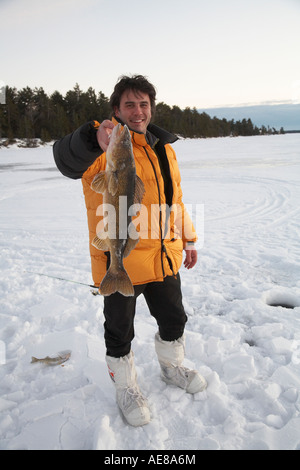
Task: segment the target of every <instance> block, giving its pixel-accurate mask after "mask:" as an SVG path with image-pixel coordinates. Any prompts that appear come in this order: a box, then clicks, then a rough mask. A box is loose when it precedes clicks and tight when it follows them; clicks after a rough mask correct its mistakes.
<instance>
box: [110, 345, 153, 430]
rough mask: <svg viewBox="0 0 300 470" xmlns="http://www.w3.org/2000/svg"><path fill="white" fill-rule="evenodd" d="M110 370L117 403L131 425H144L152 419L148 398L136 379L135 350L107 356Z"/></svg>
mask: <svg viewBox="0 0 300 470" xmlns="http://www.w3.org/2000/svg"><path fill="white" fill-rule="evenodd" d="M106 362H107V365H108V371H109V375H110V377H111V379H112V380H113V382H114V384H115V387H116V395H117V403H118V405H119V407H120V409H121V411H122V413H123V415H124V417H125V418H126V420H127V422H128V423H129V424H130V425H131V426H143V425H144V424H147V423H149V421H150V411H149V407H148V403H147V400H146V398H145V397H144V396H143V395H142V393H141V391H140V389H139V386H138V384H137V381H136V377H137V376H136V370H135V366H134V360H133V352H132V351H130V353H129V354H127V356H124V357H120V358H116V357H111V356H106Z"/></svg>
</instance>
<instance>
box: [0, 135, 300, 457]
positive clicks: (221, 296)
mask: <svg viewBox="0 0 300 470" xmlns="http://www.w3.org/2000/svg"><path fill="white" fill-rule="evenodd" d="M174 147H175V149H176V151H177V155H178V160H179V164H180V168H181V173H182V186H183V191H184V195H185V202H186V203H187V204H192V207H193V208H195V207H196V206H197V207H198V206H199V207H200V206H202V205H203V204H204V214H205V219H204V243H203V246H202V242H201V240H200V244H199V262H198V264H197V266H196V267H195V268H194V269H192V270H190V271H186V270H185V269H184V268H182V269H181V278H182V286H183V294H184V303H185V307H186V310H187V313H188V316H189V321H188V323H187V327H186V360H185V364H186V365H187V366H189V367H195V368H197V369H198V370H199V371H200V372H201V373H202V374H203V375H204V376H205V377H206V379H207V381H208V388H207V390H206V391H205V392H203V393H199V394H197V395H195V396H191V395H188V394H185V392H184V391H182V390H180V389H177V388H175V387H172V386H167V385H166V384H165V383H164V382H162V381H161V379H160V376H159V373H160V371H159V366H158V363H157V360H156V357H155V351H154V341H153V338H154V334H155V332H156V325H155V323H154V320H153V318H152V317H150V315H149V314H148V310H147V308H146V305H145V303H144V300H143V299H142V298H139V300H138V310H137V316H136V337H135V339H134V342H133V350H134V352H135V359H136V366H137V371H138V376H139V383H140V386H141V388H142V390H143V391H144V393H145V394H146V395H147V396H148V399H149V403H150V405H151V410H152V421H151V423H150V424H149V425H147V426H144V427H142V428H131V427H129V426H128V425H127V424H125V423H124V421H123V419H122V417H121V415H120V413H119V411H118V408H117V406H116V403H115V396H114V388H113V384H112V383H111V381H110V378H109V376H108V373H107V370H106V364H105V347H104V342H103V314H102V305H103V299H102V298H101V296H93V295H91V293H90V288H89V287H86V286H82V285H80V284H74V283H68V282H64V281H61V280H56V279H53V278H50V277H44V276H40V275H38V274H32V273H33V272H34V273H35V272H37V273H44V274H47V275H49V276H58V277H63V278H66V279H70V280H73V281H78V282H83V283H87V284H90V283H92V279H91V276H90V260H89V251H88V233H87V226H86V212H85V206H84V199H83V195H82V190H81V182H80V181H72V180H69V179H67V178H64V177H63V176H62V175H61V174H60V173H59V172H58V171H57V169H56V168H55V166H54V163H53V159H52V149H51V146H46V147H43V148H42V147H41V148H36V149H20V148H17V147H11V148H9V149H1V150H0V170H1V187H0V200H1V202H0V220H1V261H0V267H1V283H0V295H1V307H0V322H1V323H0V340H1V341H0V363H1V365H0V448H1V449H105V450H125V449H130V450H133V449H134V450H138V449H148V450H164V449H165V450H196V449H300V418H299V412H300V393H299V390H300V374H299V372H300V276H299V274H300V135H299V134H295V135H281V136H264V137H261V136H259V137H239V138H223V139H207V140H181V141H179V142H177V143H176V144H175V145H174ZM198 228H199V229H200V232H201V231H202V228H201V227H198ZM271 304H283V305H289V306H290V307H294V308H284V307H280V306H279V307H274V306H271ZM66 349H71V350H72V356H71V358H70V360H69V361H68V362H66V363H65V364H64V365H63V366H61V365H60V366H56V367H47V366H44V365H42V364H31V363H30V361H31V356H37V357H43V356H46V355H51V354H55V353H56V352H58V351H60V350H66Z"/></svg>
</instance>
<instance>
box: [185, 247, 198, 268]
mask: <svg viewBox="0 0 300 470" xmlns="http://www.w3.org/2000/svg"><path fill="white" fill-rule="evenodd" d="M185 253H186V255H185V260H184V263H183V264H184V267H185V268H187V269H192V268H193V267H194V266H195V264H196V263H197V259H198V254H197V250H186V252H185Z"/></svg>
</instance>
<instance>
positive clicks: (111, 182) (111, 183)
mask: <svg viewBox="0 0 300 470" xmlns="http://www.w3.org/2000/svg"><path fill="white" fill-rule="evenodd" d="M118 185H119V180H118V176H117V172H116V171H112V172H111V173H110V174H109V179H108V185H107V189H108V192H109V193H110V194H111V195H112V196H115V195H116V194H117V191H118Z"/></svg>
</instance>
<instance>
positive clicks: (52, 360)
mask: <svg viewBox="0 0 300 470" xmlns="http://www.w3.org/2000/svg"><path fill="white" fill-rule="evenodd" d="M71 353H72V351H70V350H67V351H61V352H59V353H57V355H56V356H46V357H43V358H41V359H38V358H37V357H34V356H33V357H32V358H31V364H34V363H36V362H41V363H43V364H46V365H47V366H59V365H60V364H63V363H64V362H66V361H68V360H69V359H70V357H71Z"/></svg>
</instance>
